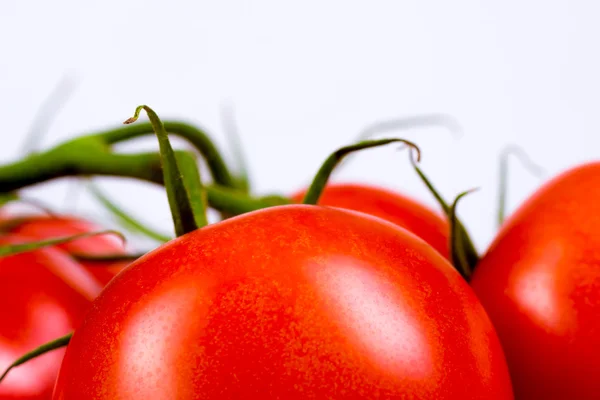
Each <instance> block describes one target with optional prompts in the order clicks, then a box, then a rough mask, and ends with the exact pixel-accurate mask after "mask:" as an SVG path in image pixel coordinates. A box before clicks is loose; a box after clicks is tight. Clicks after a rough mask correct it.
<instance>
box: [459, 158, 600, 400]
mask: <svg viewBox="0 0 600 400" xmlns="http://www.w3.org/2000/svg"><path fill="white" fill-rule="evenodd" d="M471 285H472V287H473V289H474V290H475V292H476V293H477V294H478V297H479V298H480V300H481V302H482V303H483V305H484V306H485V308H486V310H487V311H488V314H489V315H490V317H491V319H492V322H493V323H494V325H495V326H496V329H497V331H498V335H499V337H500V339H501V341H502V344H503V347H504V349H505V353H506V357H507V359H508V363H509V367H510V370H511V374H512V379H513V383H514V387H515V394H516V397H517V398H520V399H554V400H562V399H565V400H566V399H578V400H587V399H599V398H600V379H598V371H600V163H590V164H587V165H582V166H580V167H578V168H574V169H571V170H570V171H567V172H565V173H563V174H561V175H559V176H557V177H555V178H554V179H553V180H551V181H549V182H548V183H546V184H545V185H544V186H543V187H542V188H540V189H539V190H538V191H537V192H536V193H535V194H534V195H533V196H531V197H530V198H529V199H528V200H527V201H526V202H525V203H524V204H522V205H521V207H520V208H519V209H518V210H517V211H516V212H515V213H514V214H513V215H512V216H511V217H510V218H509V219H508V220H506V222H505V223H504V225H503V226H502V227H501V230H500V232H499V233H498V235H497V236H496V238H495V240H494V241H493V243H492V244H491V246H490V247H489V249H488V250H487V252H486V254H484V256H483V257H482V259H481V262H480V263H479V265H477V267H476V269H475V272H474V274H473V278H472V281H471Z"/></svg>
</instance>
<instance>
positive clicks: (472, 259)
mask: <svg viewBox="0 0 600 400" xmlns="http://www.w3.org/2000/svg"><path fill="white" fill-rule="evenodd" d="M410 161H411V164H412V166H413V169H414V170H415V172H416V173H417V175H419V178H421V181H423V183H424V184H425V186H426V187H427V189H429V191H430V192H431V194H432V195H433V197H434V198H435V199H436V201H437V202H438V204H439V205H440V207H441V208H442V210H443V211H444V214H446V217H447V218H448V219H450V218H452V215H451V212H452V207H451V206H449V205H448V203H447V202H446V200H444V198H443V197H442V195H441V194H440V192H439V191H438V190H437V189H436V188H435V186H433V183H432V182H431V180H430V179H429V178H428V177H427V176H426V175H425V173H424V172H423V170H422V169H421V168H420V167H419V166H418V165H417V163H416V161H415V159H414V157H413V156H412V152H411V157H410ZM456 225H457V229H458V230H459V232H460V236H461V238H462V239H461V245H462V246H463V247H464V253H465V257H466V259H467V263H468V265H469V267H470V268H475V266H476V265H477V263H478V262H479V254H478V253H477V249H476V248H475V245H474V244H473V240H472V239H471V236H470V235H469V233H468V232H467V229H466V228H465V226H464V224H463V223H462V222H461V221H460V219H458V218H457V220H456Z"/></svg>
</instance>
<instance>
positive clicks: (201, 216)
mask: <svg viewBox="0 0 600 400" xmlns="http://www.w3.org/2000/svg"><path fill="white" fill-rule="evenodd" d="M142 110H144V111H146V114H148V118H149V119H150V123H151V124H152V128H153V129H154V132H155V133H156V138H157V139H158V145H159V148H160V160H161V165H162V170H163V179H164V182H165V188H166V189H167V197H168V199H169V206H170V208H171V215H172V217H173V223H174V225H175V234H176V235H177V236H182V235H185V234H186V233H189V232H192V231H195V230H197V229H199V228H202V227H203V226H206V225H208V219H207V216H206V195H205V193H204V188H203V186H202V182H201V181H200V172H199V170H198V167H197V165H196V161H195V159H194V157H193V156H190V155H189V153H179V155H180V157H176V155H175V152H174V151H173V148H172V147H171V142H170V141H169V135H168V134H167V132H166V130H165V127H164V125H163V123H162V121H161V120H160V118H158V115H156V113H155V112H154V111H153V110H152V109H151V108H150V107H148V106H146V105H141V106H138V107H137V108H136V110H135V114H134V116H133V117H131V118H129V119H127V120H126V121H125V122H124V124H131V123H133V122H135V121H137V119H138V117H139V115H140V112H141V111H142ZM186 154H187V156H185V155H186ZM182 170H183V171H185V173H182Z"/></svg>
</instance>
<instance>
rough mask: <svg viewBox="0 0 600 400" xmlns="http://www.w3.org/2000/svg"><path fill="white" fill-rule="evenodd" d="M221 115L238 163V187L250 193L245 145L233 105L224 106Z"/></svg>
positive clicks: (226, 134)
mask: <svg viewBox="0 0 600 400" xmlns="http://www.w3.org/2000/svg"><path fill="white" fill-rule="evenodd" d="M221 116H222V120H223V127H224V131H225V136H227V141H228V142H229V145H230V146H231V147H232V151H233V157H234V159H235V163H236V164H237V167H236V169H237V171H238V175H239V176H238V177H237V181H238V184H237V187H238V188H239V189H241V190H242V191H244V192H246V193H250V188H251V184H250V177H249V174H248V163H247V161H246V156H245V153H244V150H243V147H244V146H243V145H242V139H241V135H240V131H239V129H238V127H237V124H236V122H235V116H234V113H233V106H231V105H229V106H223V107H222V109H221Z"/></svg>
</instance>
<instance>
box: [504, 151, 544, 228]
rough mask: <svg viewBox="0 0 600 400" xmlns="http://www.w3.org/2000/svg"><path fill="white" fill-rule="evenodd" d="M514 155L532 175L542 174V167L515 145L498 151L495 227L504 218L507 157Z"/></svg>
mask: <svg viewBox="0 0 600 400" xmlns="http://www.w3.org/2000/svg"><path fill="white" fill-rule="evenodd" d="M511 155H512V156H515V157H516V158H517V159H518V160H519V161H521V164H523V166H524V167H525V169H527V170H528V171H529V172H530V173H531V174H532V175H535V176H537V177H538V178H539V177H541V176H543V175H544V169H543V168H542V167H540V166H539V165H537V164H536V163H534V162H533V161H532V160H531V158H530V157H529V156H528V155H527V153H526V152H525V151H524V150H523V149H522V148H521V147H519V146H517V145H508V146H506V147H505V148H504V149H502V152H501V153H500V162H499V164H500V167H499V179H498V211H497V220H496V223H497V227H498V228H500V226H502V224H503V223H504V219H505V218H506V198H507V196H508V158H509V156H511Z"/></svg>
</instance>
